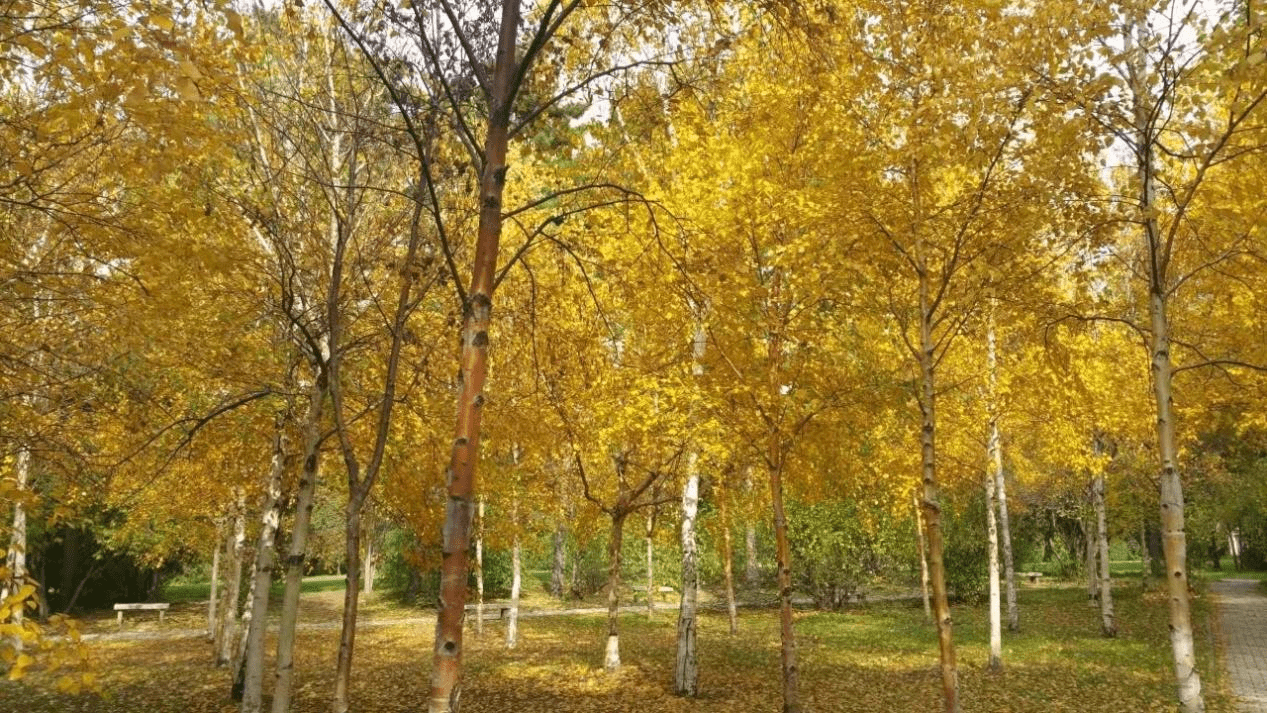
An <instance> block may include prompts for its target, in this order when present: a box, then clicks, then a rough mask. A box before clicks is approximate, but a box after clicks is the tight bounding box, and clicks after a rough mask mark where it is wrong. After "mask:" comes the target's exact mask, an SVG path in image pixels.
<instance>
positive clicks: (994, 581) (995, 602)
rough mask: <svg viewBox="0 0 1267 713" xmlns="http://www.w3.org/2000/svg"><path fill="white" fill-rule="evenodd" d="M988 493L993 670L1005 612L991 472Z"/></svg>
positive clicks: (999, 659)
mask: <svg viewBox="0 0 1267 713" xmlns="http://www.w3.org/2000/svg"><path fill="white" fill-rule="evenodd" d="M998 436H999V434H998V429H997V428H995V429H992V431H991V434H990V451H991V453H990V455H991V460H992V461H993V460H994V456H996V455H997V454H998V449H997V444H998ZM997 465H998V463H997V462H994V463H993V465H992V467H997ZM985 493H986V498H985V499H986V510H985V521H986V546H987V547H988V548H989V552H988V555H989V556H988V559H989V587H990V663H989V668H990V670H991V671H1001V670H1003V612H1002V609H1003V608H1002V605H1001V602H1000V601H999V529H998V526H997V525H996V523H995V519H994V508H995V499H996V496H995V479H994V474H993V473H989V474H987V475H986V478H985Z"/></svg>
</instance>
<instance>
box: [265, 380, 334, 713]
mask: <svg viewBox="0 0 1267 713" xmlns="http://www.w3.org/2000/svg"><path fill="white" fill-rule="evenodd" d="M327 393H328V391H327V386H326V374H325V372H324V371H318V374H317V378H316V379H315V380H314V381H313V383H312V385H311V386H310V387H309V390H308V411H307V414H306V415H305V416H304V453H303V458H304V459H303V468H302V470H301V471H300V473H299V489H298V491H297V492H296V494H295V520H294V524H293V526H292V527H291V531H290V550H289V552H288V553H287V556H286V587H285V590H284V591H283V593H282V607H281V610H282V611H281V620H280V621H279V622H278V630H277V672H276V675H275V676H274V679H273V707H272V710H273V713H290V698H291V693H292V687H293V680H294V675H295V658H294V650H295V628H296V626H297V624H298V621H299V592H300V588H301V586H302V584H303V577H304V561H305V559H306V558H307V554H308V530H309V527H308V525H309V523H310V522H311V521H312V507H313V504H314V502H315V498H316V491H317V476H318V473H319V470H320V465H321V421H322V414H323V413H324V411H325V400H326V396H327Z"/></svg>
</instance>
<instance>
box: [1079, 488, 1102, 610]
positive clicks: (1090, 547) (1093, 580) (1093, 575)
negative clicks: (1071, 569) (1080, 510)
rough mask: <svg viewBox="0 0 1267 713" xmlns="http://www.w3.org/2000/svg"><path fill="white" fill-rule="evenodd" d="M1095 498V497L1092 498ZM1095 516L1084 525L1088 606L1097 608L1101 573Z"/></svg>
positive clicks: (1084, 522)
mask: <svg viewBox="0 0 1267 713" xmlns="http://www.w3.org/2000/svg"><path fill="white" fill-rule="evenodd" d="M1092 497H1093V498H1094V495H1093V496H1092ZM1094 517H1095V515H1094V513H1092V515H1091V518H1088V519H1087V520H1084V521H1083V523H1082V533H1083V542H1084V544H1085V545H1086V551H1085V559H1084V562H1085V564H1086V567H1085V570H1086V576H1087V605H1088V606H1096V605H1097V604H1098V603H1099V599H1100V572H1099V569H1098V568H1097V566H1096V538H1095V520H1094V519H1092V518H1094Z"/></svg>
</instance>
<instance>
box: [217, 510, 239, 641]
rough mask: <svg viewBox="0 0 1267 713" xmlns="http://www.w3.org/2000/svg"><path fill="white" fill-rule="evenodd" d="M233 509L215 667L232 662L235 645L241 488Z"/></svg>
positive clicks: (237, 621) (236, 633)
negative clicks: (221, 620)
mask: <svg viewBox="0 0 1267 713" xmlns="http://www.w3.org/2000/svg"><path fill="white" fill-rule="evenodd" d="M234 490H235V496H234V497H235V507H234V512H233V534H232V540H231V541H232V543H233V546H232V547H231V548H230V550H229V582H228V586H227V587H225V592H226V597H227V602H226V605H225V610H224V616H225V619H224V622H225V624H224V627H225V630H224V637H223V638H222V639H221V640H220V651H219V652H217V655H216V666H225V665H228V664H229V663H231V662H233V661H234V655H233V652H234V650H235V648H236V645H237V639H238V623H239V604H240V599H241V597H242V559H243V554H244V550H245V549H246V495H245V494H244V493H243V492H242V489H241V488H235V489H234Z"/></svg>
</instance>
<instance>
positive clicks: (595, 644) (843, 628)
mask: <svg viewBox="0 0 1267 713" xmlns="http://www.w3.org/2000/svg"><path fill="white" fill-rule="evenodd" d="M1085 596H1086V595H1085V593H1084V592H1083V591H1081V590H1079V589H1026V590H1024V591H1023V592H1022V599H1021V604H1022V617H1023V618H1022V625H1023V631H1022V632H1021V633H1019V634H1016V635H1006V634H1005V639H1004V662H1005V666H1006V669H1005V671H1004V672H1003V673H1001V674H991V673H989V672H987V671H986V670H985V665H984V664H985V660H986V651H987V650H986V643H987V629H986V619H985V609H984V607H956V608H955V610H954V616H955V621H956V628H955V638H956V642H957V644H958V655H959V662H960V685H961V688H962V691H963V699H964V710H965V711H969V712H971V711H980V712H983V713H984V712H987V711H988V712H990V713H1000V712H1005V711H1017V712H1019V711H1042V712H1043V713H1051V712H1052V711H1064V710H1068V711H1077V712H1078V713H1085V712H1086V711H1111V712H1113V713H1137V712H1144V711H1171V710H1173V709H1174V705H1173V703H1172V696H1173V693H1172V691H1173V688H1172V686H1171V684H1170V680H1171V675H1172V674H1171V668H1170V663H1169V644H1168V639H1167V635H1166V611H1165V600H1164V598H1163V597H1162V596H1161V594H1160V593H1150V594H1143V595H1141V594H1140V592H1139V590H1138V588H1137V587H1126V586H1123V587H1121V588H1120V589H1119V591H1118V592H1117V593H1116V594H1115V597H1116V599H1117V602H1118V611H1119V620H1120V623H1119V629H1120V632H1121V633H1120V636H1119V638H1118V639H1116V640H1106V639H1103V638H1101V637H1100V636H1099V624H1098V610H1096V609H1092V608H1091V607H1088V606H1087V604H1086V602H1085ZM1210 609H1211V607H1210V603H1209V601H1208V600H1207V599H1206V598H1204V597H1198V599H1197V601H1196V614H1197V617H1198V627H1197V643H1198V652H1199V655H1200V662H1199V663H1200V670H1201V672H1202V674H1203V677H1204V679H1205V682H1206V688H1207V703H1208V704H1209V705H1208V710H1209V711H1211V713H1231V712H1232V711H1233V710H1234V707H1233V705H1232V703H1231V701H1230V699H1229V697H1228V696H1227V694H1226V692H1225V691H1224V690H1223V689H1224V686H1223V683H1222V676H1221V675H1219V673H1218V672H1217V670H1216V668H1215V667H1214V666H1213V648H1214V641H1215V638H1216V635H1217V632H1216V627H1215V626H1214V622H1212V621H1211V619H1210V614H1209V612H1210ZM337 613H338V598H337V593H335V592H327V593H322V594H315V595H312V596H310V597H308V603H307V606H306V610H305V617H306V619H307V620H308V621H310V622H312V621H321V620H325V621H330V622H333V621H336V620H337ZM370 613H371V616H370V617H369V619H370V620H378V621H379V622H380V623H382V624H383V625H380V626H373V627H368V628H366V629H365V630H364V631H362V632H360V634H359V636H358V641H357V644H358V645H357V658H356V668H355V672H354V678H355V681H354V686H353V696H352V697H353V701H354V709H355V710H357V711H363V712H366V713H379V712H382V713H387V712H389V711H417V710H420V709H421V708H422V707H423V702H424V700H425V690H426V687H427V676H428V671H429V665H430V649H431V643H430V642H431V636H432V634H433V630H432V626H431V625H430V624H429V623H427V621H426V618H425V617H423V616H420V613H419V612H417V611H416V610H402V609H393V608H392V607H391V606H389V605H387V604H384V603H382V602H379V603H378V604H376V605H374V606H372V607H371V612H370ZM405 617H412V618H413V623H410V624H400V623H397V624H387V623H385V622H388V621H392V620H395V619H398V618H401V619H403V618H405ZM675 621H676V615H675V613H674V612H670V611H663V612H660V613H658V614H657V615H656V616H655V618H654V619H653V620H650V621H648V619H647V617H646V615H645V614H625V615H623V617H622V621H621V627H622V629H621V631H622V636H621V653H622V658H623V661H624V663H625V666H624V669H623V670H622V671H621V672H620V673H619V674H617V675H614V676H612V675H607V674H605V673H604V672H603V671H602V668H601V663H602V649H603V641H604V626H605V622H604V619H603V617H601V616H576V617H562V616H560V617H543V618H529V619H525V620H522V622H521V632H522V633H521V641H520V645H519V648H517V649H515V650H514V651H507V650H505V649H504V648H503V647H502V645H501V637H502V632H503V629H502V627H501V625H500V624H499V623H490V624H489V625H487V626H486V628H485V634H484V637H483V638H482V639H475V638H474V637H473V636H471V635H470V634H469V633H468V638H467V652H466V659H465V662H466V671H467V673H466V684H465V692H464V694H463V704H462V710H463V711H464V712H472V713H483V712H487V713H493V712H498V713H502V712H506V711H525V712H531V711H543V712H544V711H551V712H556V711H557V712H560V713H565V712H568V711H575V712H577V713H580V712H585V713H598V712H601V711H627V710H642V711H652V710H653V711H700V712H709V713H711V712H717V713H722V712H723V711H724V712H725V713H730V712H732V711H777V710H779V708H780V689H779V674H778V650H779V644H778V629H777V627H776V618H775V612H773V611H754V610H747V611H744V612H742V616H741V622H740V634H739V635H737V636H735V637H731V636H729V635H728V634H727V633H726V619H725V616H724V615H723V614H716V613H707V614H705V615H704V617H703V622H702V626H701V628H700V635H699V646H700V687H701V696H700V697H699V698H698V699H696V700H685V699H680V698H677V697H675V696H674V695H673V694H672V676H673V656H674V637H675ZM199 623H200V618H199V611H198V610H197V609H194V608H192V607H190V608H188V609H187V610H185V611H184V612H178V613H176V614H174V615H173V616H172V617H170V620H169V622H168V623H166V624H164V625H163V627H167V628H169V629H170V630H172V631H175V630H177V629H180V628H181V627H182V626H183V625H188V626H190V627H196V626H198V625H199ZM95 628H97V629H99V630H108V629H109V626H108V625H106V624H104V623H99V624H97V625H96V627H95ZM158 628H159V627H158V626H157V625H155V624H153V623H152V622H151V623H138V624H136V625H135V626H129V630H154V629H158ZM468 631H469V630H468ZM797 632H798V635H799V639H798V653H799V656H800V662H801V686H802V696H803V699H804V702H805V704H806V709H807V710H809V711H822V712H828V711H831V712H835V711H859V712H866V711H893V712H895V713H902V712H906V711H910V712H911V713H914V712H916V711H918V712H920V713H926V712H930V711H936V710H939V708H940V702H939V701H940V699H939V690H940V689H939V678H938V673H937V654H936V645H935V635H934V630H933V627H932V626H931V625H930V624H927V623H925V621H924V616H923V611H922V609H920V608H918V606H910V605H908V604H871V605H867V606H866V607H864V608H860V609H855V610H850V611H846V612H842V613H833V614H829V613H809V612H806V613H803V614H800V615H798V619H797ZM337 636H338V632H337V629H336V628H317V629H312V628H310V629H307V630H305V631H303V632H302V633H301V636H300V640H299V644H298V647H297V652H298V655H297V659H298V674H297V686H298V692H297V695H296V698H295V706H294V710H295V711H303V712H313V713H315V712H317V711H320V712H322V713H324V712H325V711H327V710H328V708H329V700H330V691H331V683H332V673H331V672H332V670H333V668H334V657H335V651H336V641H337ZM89 646H90V647H91V651H92V654H93V662H94V666H95V669H96V674H97V677H98V681H99V689H100V690H99V692H97V693H92V694H83V695H79V696H71V695H66V694H61V693H57V692H56V690H55V688H54V686H53V681H52V677H51V676H49V675H48V674H45V673H41V672H39V671H34V672H32V673H31V674H30V675H29V677H28V678H27V679H26V680H23V681H19V682H6V683H3V684H0V711H15V712H16V711H23V712H24V713H73V712H79V711H82V712H92V713H97V712H102V713H106V712H111V713H113V712H115V711H117V712H119V713H124V712H126V713H135V712H149V711H155V712H160V711H162V712H166V711H170V712H171V713H203V712H207V713H210V712H215V713H228V712H229V711H232V710H235V707H234V704H233V703H232V701H231V700H229V698H228V695H227V694H228V683H227V673H226V672H225V671H224V670H217V669H215V668H212V667H211V666H210V665H209V662H210V658H211V657H210V647H209V645H208V644H207V643H206V642H205V641H204V640H203V639H202V638H198V637H186V638H180V639H166V640H155V639H147V640H127V641H121V640H110V639H105V640H98V641H92V642H90V643H89Z"/></svg>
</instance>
